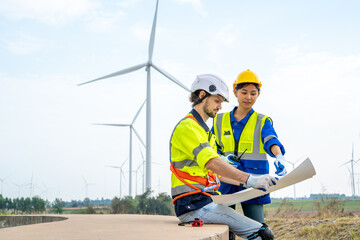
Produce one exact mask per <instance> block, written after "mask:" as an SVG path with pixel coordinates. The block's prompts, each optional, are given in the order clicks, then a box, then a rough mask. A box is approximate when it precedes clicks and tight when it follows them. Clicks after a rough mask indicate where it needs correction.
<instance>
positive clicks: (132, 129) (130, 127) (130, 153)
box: [94, 101, 146, 196]
mask: <svg viewBox="0 0 360 240" xmlns="http://www.w3.org/2000/svg"><path fill="white" fill-rule="evenodd" d="M145 102H146V101H144V103H143V104H142V105H141V107H140V108H139V110H138V111H137V113H136V114H135V117H134V118H133V120H132V122H131V123H130V124H122V123H121V124H120V123H94V124H95V125H104V126H112V127H129V130H130V140H129V148H130V149H129V159H130V161H129V196H132V164H133V160H132V132H133V131H134V133H135V134H136V136H137V137H138V139H139V140H140V142H141V143H142V145H143V146H144V147H145V144H144V142H143V140H142V139H141V137H140V135H139V134H138V132H137V131H136V130H135V128H134V123H135V120H136V118H137V117H138V116H139V113H140V111H141V109H142V108H143V106H144V104H145Z"/></svg>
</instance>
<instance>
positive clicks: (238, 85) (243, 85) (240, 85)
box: [235, 83, 260, 92]
mask: <svg viewBox="0 0 360 240" xmlns="http://www.w3.org/2000/svg"><path fill="white" fill-rule="evenodd" d="M249 84H253V85H254V86H255V87H256V89H257V90H258V91H259V92H260V86H259V84H257V83H239V84H237V85H236V86H235V90H239V89H242V88H243V87H246V86H247V85H249Z"/></svg>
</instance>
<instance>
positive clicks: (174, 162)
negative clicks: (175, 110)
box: [170, 114, 220, 203]
mask: <svg viewBox="0 0 360 240" xmlns="http://www.w3.org/2000/svg"><path fill="white" fill-rule="evenodd" d="M188 127H191V128H192V131H186V128H188ZM183 130H184V131H183ZM194 131H195V132H196V134H197V135H199V136H200V138H202V139H204V142H202V143H200V145H197V146H193V147H191V149H182V148H181V146H184V144H183V143H182V142H180V140H179V139H181V138H177V136H176V135H177V134H181V135H184V134H194ZM189 137H191V136H189ZM184 148H185V147H184ZM187 148H188V146H187ZM205 148H211V150H210V151H206V150H205V151H206V153H202V151H203V150H204V149H205ZM199 154H206V156H207V159H211V158H215V157H219V156H218V154H217V151H216V144H215V136H214V135H213V134H212V133H211V131H208V132H205V130H204V128H203V127H202V126H201V125H200V124H199V123H198V122H197V121H196V119H195V117H194V116H193V115H192V114H188V115H187V116H186V117H185V118H184V119H182V120H181V121H180V122H179V123H178V125H177V126H176V127H175V129H174V132H173V133H172V136H171V140H170V161H171V162H170V170H171V171H172V174H171V195H172V196H177V197H176V198H174V200H173V203H174V202H175V201H176V200H177V199H179V198H181V197H184V196H187V195H192V194H196V193H203V194H205V195H207V196H211V194H209V193H208V192H213V191H214V190H216V189H217V188H218V187H219V185H220V184H219V183H220V182H219V181H218V180H217V176H216V175H213V174H212V173H211V171H209V170H208V169H206V168H205V167H204V166H203V167H201V166H199V163H198V162H197V157H198V156H199Z"/></svg>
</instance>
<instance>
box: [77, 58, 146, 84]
mask: <svg viewBox="0 0 360 240" xmlns="http://www.w3.org/2000/svg"><path fill="white" fill-rule="evenodd" d="M146 65H147V63H142V64H139V65H135V66H132V67H129V68H125V69H123V70H120V71H117V72H114V73H111V74H109V75H106V76H103V77H100V78H96V79H94V80H91V81H88V82H83V83H80V84H78V86H81V85H85V84H88V83H92V82H95V81H99V80H102V79H105V78H111V77H115V76H118V75H122V74H125V73H130V72H134V71H136V70H138V69H140V68H142V67H145V66H146Z"/></svg>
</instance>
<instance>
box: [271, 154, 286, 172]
mask: <svg viewBox="0 0 360 240" xmlns="http://www.w3.org/2000/svg"><path fill="white" fill-rule="evenodd" d="M274 165H275V167H276V172H275V174H276V175H278V176H284V175H285V174H286V173H287V171H286V168H285V158H284V156H283V155H282V154H281V153H279V154H278V155H276V160H275V162H274Z"/></svg>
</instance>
